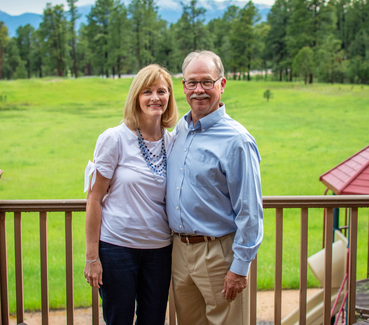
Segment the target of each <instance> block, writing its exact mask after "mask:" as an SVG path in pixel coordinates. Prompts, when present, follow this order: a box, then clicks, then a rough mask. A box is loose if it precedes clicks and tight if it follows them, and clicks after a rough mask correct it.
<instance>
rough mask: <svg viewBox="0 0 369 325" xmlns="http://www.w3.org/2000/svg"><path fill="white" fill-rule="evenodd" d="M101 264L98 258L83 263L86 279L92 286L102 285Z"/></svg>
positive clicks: (98, 286)
mask: <svg viewBox="0 0 369 325" xmlns="http://www.w3.org/2000/svg"><path fill="white" fill-rule="evenodd" d="M102 272H103V270H102V266H101V262H100V259H99V260H97V261H96V262H93V263H86V265H85V278H86V281H87V282H88V283H89V284H90V286H91V287H93V288H97V289H99V288H100V285H102V284H103V283H102Z"/></svg>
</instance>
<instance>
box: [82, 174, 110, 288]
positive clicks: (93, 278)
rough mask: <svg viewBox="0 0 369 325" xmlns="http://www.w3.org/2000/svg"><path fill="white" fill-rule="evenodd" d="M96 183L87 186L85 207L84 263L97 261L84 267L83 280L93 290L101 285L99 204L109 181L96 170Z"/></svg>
mask: <svg viewBox="0 0 369 325" xmlns="http://www.w3.org/2000/svg"><path fill="white" fill-rule="evenodd" d="M95 172H96V182H95V184H94V186H93V189H91V186H89V190H88V194H87V205H86V223H85V231H86V261H87V262H88V261H94V260H96V259H97V261H95V262H92V263H87V262H86V265H85V271H84V273H85V278H86V280H87V282H88V283H89V284H90V285H91V286H92V287H94V288H100V285H101V284H102V271H103V270H102V266H101V263H100V260H99V259H98V258H99V240H100V227H101V202H102V200H103V198H104V196H105V195H106V193H107V190H108V188H109V184H110V179H109V178H105V177H104V176H102V175H101V174H100V173H99V172H98V171H97V170H96V171H95Z"/></svg>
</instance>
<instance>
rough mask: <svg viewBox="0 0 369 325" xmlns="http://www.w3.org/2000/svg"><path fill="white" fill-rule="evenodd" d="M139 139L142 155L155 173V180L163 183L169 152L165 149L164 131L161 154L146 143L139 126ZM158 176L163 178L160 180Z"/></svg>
mask: <svg viewBox="0 0 369 325" xmlns="http://www.w3.org/2000/svg"><path fill="white" fill-rule="evenodd" d="M137 141H138V146H139V147H140V149H141V153H142V156H143V157H144V159H145V161H146V164H147V166H148V167H149V169H150V170H151V173H152V174H153V175H154V178H155V180H156V181H157V182H158V183H159V184H162V183H163V182H164V181H165V179H166V177H167V152H166V150H165V142H164V132H162V133H161V151H160V154H158V155H154V154H153V153H152V152H151V151H150V150H149V149H148V148H147V145H146V144H145V139H144V138H143V136H142V133H141V130H140V129H139V128H137ZM160 160H161V162H160V163H159V161H160ZM157 176H162V177H163V180H159V179H158V178H157Z"/></svg>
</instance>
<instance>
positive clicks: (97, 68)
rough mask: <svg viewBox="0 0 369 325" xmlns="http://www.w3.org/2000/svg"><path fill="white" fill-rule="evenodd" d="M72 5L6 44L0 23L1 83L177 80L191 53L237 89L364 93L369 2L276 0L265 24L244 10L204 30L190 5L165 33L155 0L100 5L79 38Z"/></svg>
mask: <svg viewBox="0 0 369 325" xmlns="http://www.w3.org/2000/svg"><path fill="white" fill-rule="evenodd" d="M77 1H78V0H67V2H68V7H69V8H68V9H69V10H65V9H64V7H63V5H55V6H52V5H51V4H47V6H46V8H45V9H44V12H43V17H42V22H41V24H40V26H39V28H38V29H34V28H33V27H32V26H31V25H26V26H20V27H19V28H18V29H17V32H16V36H15V37H12V38H9V37H8V31H7V27H6V26H5V24H4V23H3V22H0V79H19V78H31V77H40V78H42V77H45V76H61V77H62V76H74V77H79V76H91V75H105V76H106V77H109V76H111V75H118V76H120V75H121V74H125V73H128V74H130V73H136V72H137V71H138V70H139V69H140V68H142V67H144V66H145V65H147V64H150V63H159V64H161V65H163V66H165V67H166V68H167V69H168V70H170V71H171V72H172V73H176V72H180V71H181V65H182V61H183V58H184V57H185V56H186V55H187V54H188V53H189V52H190V51H193V50H196V49H209V50H212V51H214V52H215V53H217V54H218V55H219V56H220V57H221V58H222V60H223V63H224V66H225V70H226V71H228V72H231V73H232V74H233V78H235V79H247V80H250V79H251V76H250V71H251V70H258V71H266V70H268V69H272V71H273V76H272V78H274V79H275V80H280V81H282V80H285V81H292V80H293V78H296V77H298V78H302V79H303V80H304V81H305V83H312V82H313V81H314V80H319V81H320V82H331V83H334V82H351V83H365V84H367V83H369V2H368V1H364V0H329V1H326V0H276V2H275V4H274V5H273V6H272V8H271V11H270V13H269V15H268V19H267V21H266V22H260V19H261V16H260V14H259V13H258V10H257V8H256V7H255V6H254V4H253V3H252V1H250V2H248V3H247V4H246V5H245V6H244V7H243V8H239V7H237V6H229V7H228V8H227V10H226V11H225V13H224V15H223V17H220V18H217V19H213V20H211V21H210V22H208V24H205V15H206V9H205V8H202V7H199V6H198V3H197V0H191V1H189V2H187V3H182V2H181V5H182V16H181V18H180V19H179V20H178V21H177V23H173V24H168V23H167V22H166V21H165V20H163V19H161V17H160V15H159V14H158V6H157V5H156V3H155V1H154V0H132V1H131V2H130V3H129V5H124V4H123V3H121V1H120V0H96V2H95V5H93V6H92V8H91V11H90V13H89V14H88V15H87V24H81V26H80V28H79V30H78V32H76V20H77V19H78V18H79V15H78V11H77V7H76V3H77ZM257 77H258V78H261V77H263V78H266V77H267V73H264V74H263V75H261V74H260V75H258V76H257Z"/></svg>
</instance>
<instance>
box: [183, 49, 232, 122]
mask: <svg viewBox="0 0 369 325" xmlns="http://www.w3.org/2000/svg"><path fill="white" fill-rule="evenodd" d="M218 77H219V76H218V73H217V70H216V65H215V63H214V61H213V59H212V58H211V57H210V56H207V55H202V56H198V57H197V58H195V59H193V60H192V61H191V62H190V63H189V64H188V66H187V68H186V70H185V75H184V79H185V80H193V81H203V80H216V79H218ZM225 84H226V79H225V78H221V79H219V80H218V81H217V82H216V83H215V84H214V88H213V89H203V88H202V86H201V84H200V83H197V85H196V88H195V89H193V90H188V89H187V88H186V87H185V85H184V83H183V90H184V93H185V95H186V99H187V102H188V104H189V105H190V106H191V111H192V119H193V122H194V124H195V123H196V122H197V121H198V120H199V119H201V118H203V117H204V116H206V115H208V114H210V113H212V112H214V111H215V110H217V109H218V108H219V103H220V99H221V96H222V94H223V92H224V87H225Z"/></svg>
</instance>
